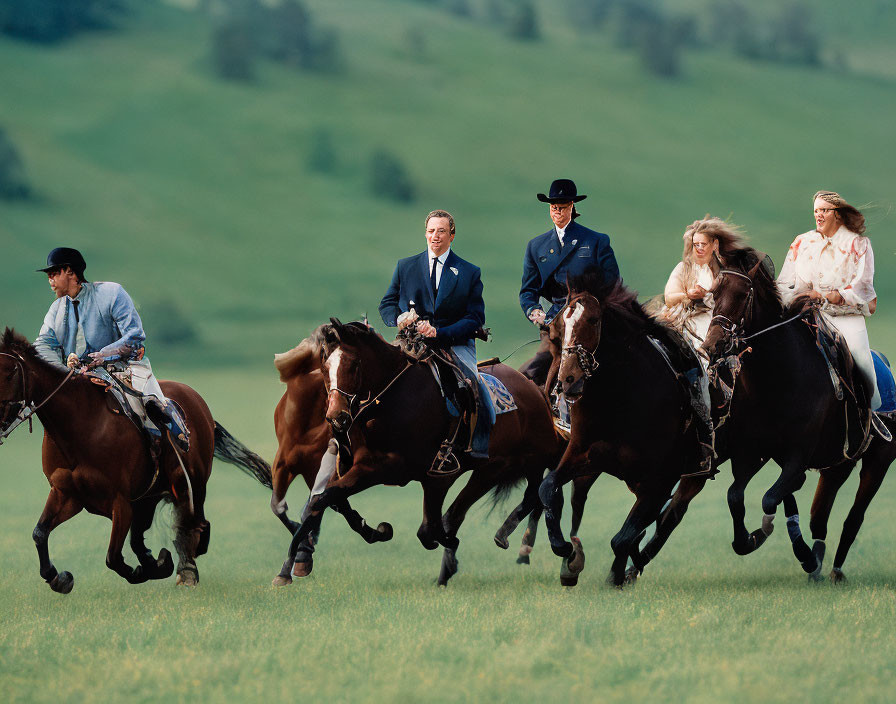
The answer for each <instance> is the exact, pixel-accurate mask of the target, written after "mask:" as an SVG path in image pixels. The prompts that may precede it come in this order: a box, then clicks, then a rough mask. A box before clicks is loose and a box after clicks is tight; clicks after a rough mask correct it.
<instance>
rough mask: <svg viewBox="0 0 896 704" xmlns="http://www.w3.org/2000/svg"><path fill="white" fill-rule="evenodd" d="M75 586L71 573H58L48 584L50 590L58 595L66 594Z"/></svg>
mask: <svg viewBox="0 0 896 704" xmlns="http://www.w3.org/2000/svg"><path fill="white" fill-rule="evenodd" d="M74 586H75V578H74V577H72V573H71V572H60V573H59V574H57V575H56V576H55V577H53V580H52V581H51V582H50V589H52V590H53V591H54V592H58V593H59V594H68V593H69V592H71V590H72V589H73V588H74Z"/></svg>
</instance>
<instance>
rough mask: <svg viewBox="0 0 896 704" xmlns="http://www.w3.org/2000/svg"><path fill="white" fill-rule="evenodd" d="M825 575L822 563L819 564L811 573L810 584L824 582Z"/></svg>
mask: <svg viewBox="0 0 896 704" xmlns="http://www.w3.org/2000/svg"><path fill="white" fill-rule="evenodd" d="M824 579H825V577H824V575H823V574H822V573H821V565H819V566H818V567H817V568H816V569H815V571H814V572H811V573H810V574H809V584H821V583H822V582H824Z"/></svg>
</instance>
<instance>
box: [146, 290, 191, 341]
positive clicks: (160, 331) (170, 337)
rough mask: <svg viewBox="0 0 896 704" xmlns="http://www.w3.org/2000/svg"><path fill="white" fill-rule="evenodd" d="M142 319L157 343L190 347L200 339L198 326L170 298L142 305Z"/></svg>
mask: <svg viewBox="0 0 896 704" xmlns="http://www.w3.org/2000/svg"><path fill="white" fill-rule="evenodd" d="M140 317H141V318H142V319H143V322H144V324H145V326H146V329H147V330H149V331H150V334H151V336H152V339H153V341H154V342H156V343H161V344H164V345H188V344H190V343H191V342H195V341H196V340H197V339H198V338H199V333H198V332H197V330H196V326H195V325H194V324H193V322H192V321H191V320H190V319H189V318H188V317H187V316H186V315H185V314H184V312H183V311H182V310H181V309H180V308H179V307H178V305H177V303H175V302H174V301H173V300H172V299H170V298H158V299H155V300H152V301H149V302H148V303H146V304H145V305H141V306H140Z"/></svg>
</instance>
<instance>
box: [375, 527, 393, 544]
mask: <svg viewBox="0 0 896 704" xmlns="http://www.w3.org/2000/svg"><path fill="white" fill-rule="evenodd" d="M376 532H377V533H379V534H380V540H379V542H381V543H385V542H386V541H388V540H392V524H390V523H380V524H379V525H378V526H377V527H376Z"/></svg>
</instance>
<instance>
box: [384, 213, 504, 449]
mask: <svg viewBox="0 0 896 704" xmlns="http://www.w3.org/2000/svg"><path fill="white" fill-rule="evenodd" d="M425 229H426V243H427V247H426V250H425V251H424V252H421V253H420V254H417V255H415V256H413V257H407V258H406V259H402V260H400V261H399V262H398V265H397V266H396V267H395V273H394V274H393V275H392V283H391V284H389V289H388V290H387V291H386V295H385V296H383V300H382V301H381V302H380V316H382V318H383V322H384V323H385V324H386V325H388V326H389V327H395V326H398V328H399V329H403V328H405V327H407V326H408V325H415V326H416V329H417V332H419V333H422V334H423V335H424V336H425V337H427V338H432V341H431V342H432V344H435V345H437V346H440V347H443V348H450V349H451V351H452V352H453V353H454V355H455V357H456V359H457V360H458V361H459V362H460V363H461V366H463V367H464V368H465V371H466V373H467V377H468V378H469V379H471V380H475V381H476V382H477V383H478V385H479V400H480V404H481V407H480V411H479V414H478V419H477V423H476V429H475V432H474V434H473V450H472V456H473V457H488V437H489V431H490V430H491V427H492V426H493V425H494V423H495V409H494V407H493V406H492V403H491V397H490V396H489V393H488V389H487V388H486V386H485V383H484V382H483V381H482V379H481V378H480V377H479V372H478V370H477V369H476V339H475V337H474V335H475V333H476V331H477V330H478V329H479V328H481V327H482V326H483V325H485V303H484V301H483V300H482V281H481V279H480V271H479V267H478V266H474V265H473V264H470V262H467V261H464V260H463V259H461V258H460V257H458V256H457V255H456V254H455V253H454V252H452V251H451V243H452V242H453V241H454V234H455V228H454V218H453V217H452V216H451V214H450V213H448V212H446V211H444V210H433V211H432V212H431V213H430V214H429V215H427V216H426V225H425Z"/></svg>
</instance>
